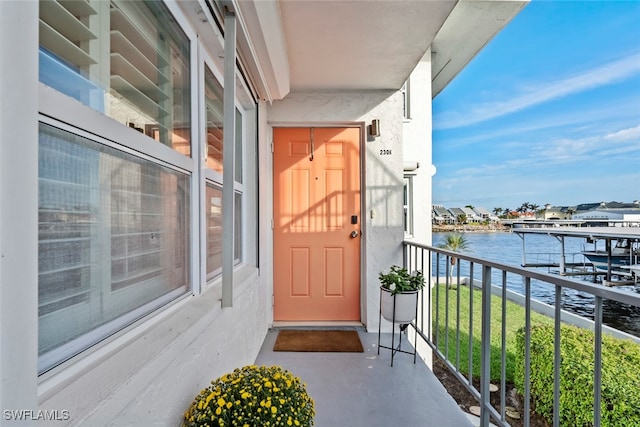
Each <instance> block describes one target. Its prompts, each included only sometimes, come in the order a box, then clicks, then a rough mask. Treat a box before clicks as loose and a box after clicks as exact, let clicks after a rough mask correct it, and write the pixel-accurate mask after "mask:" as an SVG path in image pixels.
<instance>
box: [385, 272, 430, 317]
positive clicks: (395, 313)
mask: <svg viewBox="0 0 640 427" xmlns="http://www.w3.org/2000/svg"><path fill="white" fill-rule="evenodd" d="M378 278H379V280H380V310H381V311H382V317H384V318H385V319H387V320H388V321H390V322H395V323H400V324H405V323H411V322H412V321H413V319H415V317H416V304H417V298H416V293H417V292H418V291H420V290H422V289H423V288H424V285H425V283H424V275H423V274H422V271H420V270H417V271H413V272H412V273H409V272H408V271H407V269H405V268H403V267H400V266H397V265H393V266H391V268H390V269H389V270H387V271H382V272H380V274H379V276H378ZM394 308H395V310H394Z"/></svg>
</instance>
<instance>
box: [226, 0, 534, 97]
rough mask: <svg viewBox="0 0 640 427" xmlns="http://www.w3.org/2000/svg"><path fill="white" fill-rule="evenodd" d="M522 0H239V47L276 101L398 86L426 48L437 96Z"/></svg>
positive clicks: (260, 83)
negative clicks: (302, 94) (312, 93)
mask: <svg viewBox="0 0 640 427" xmlns="http://www.w3.org/2000/svg"><path fill="white" fill-rule="evenodd" d="M527 2H528V0H489V1H483V0H460V1H457V0H379V1H378V0H375V1H366V0H339V1H338V0H280V1H278V0H258V1H250V0H239V1H236V4H237V9H238V10H239V11H240V15H241V25H242V31H241V32H242V33H243V36H242V37H243V40H242V41H241V43H240V44H239V48H240V49H241V53H242V54H243V55H242V56H243V57H244V58H253V60H252V64H250V65H249V69H251V70H253V71H254V72H255V74H256V76H254V81H256V83H257V86H258V88H257V89H258V92H259V93H260V94H261V96H262V97H263V98H264V99H268V100H275V99H282V98H283V97H285V96H286V95H287V94H288V93H289V92H290V91H292V92H300V91H318V90H383V89H399V88H400V87H402V85H403V84H404V82H405V81H406V80H407V78H408V77H409V74H410V73H411V71H412V70H413V69H414V68H415V66H416V65H417V64H418V63H419V62H420V61H421V60H423V57H424V56H425V53H427V52H428V51H429V48H430V47H431V51H432V55H431V56H432V58H431V60H432V76H433V82H432V87H433V96H436V95H437V94H438V93H439V92H440V91H441V90H442V89H443V88H444V87H445V86H446V85H447V84H448V83H449V82H450V81H451V80H452V79H453V78H454V77H455V76H456V75H457V74H458V73H459V72H460V70H462V69H463V68H464V67H465V66H466V64H467V63H468V62H469V61H471V60H472V59H473V57H475V55H476V54H477V53H478V52H479V51H480V50H481V49H482V48H483V47H484V46H485V45H486V44H487V43H488V42H489V41H490V40H491V39H492V38H493V37H494V36H495V35H496V34H497V33H498V32H499V31H500V30H501V29H502V28H503V27H504V26H505V25H506V24H507V23H508V22H509V21H510V20H511V19H512V18H513V17H514V16H515V15H516V14H517V13H518V12H519V11H520V10H521V9H522V8H523V7H524V5H525V4H526V3H527ZM242 50H244V52H242ZM427 60H428V58H427Z"/></svg>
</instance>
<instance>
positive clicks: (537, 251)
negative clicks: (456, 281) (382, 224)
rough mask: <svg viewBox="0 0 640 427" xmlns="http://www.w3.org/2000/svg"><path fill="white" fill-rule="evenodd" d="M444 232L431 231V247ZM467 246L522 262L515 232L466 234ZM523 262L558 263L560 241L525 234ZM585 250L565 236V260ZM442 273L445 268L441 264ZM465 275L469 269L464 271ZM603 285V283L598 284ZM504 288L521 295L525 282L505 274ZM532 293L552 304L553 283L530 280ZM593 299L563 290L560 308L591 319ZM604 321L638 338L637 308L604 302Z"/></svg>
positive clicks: (575, 259) (480, 254)
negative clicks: (505, 284) (524, 257)
mask: <svg viewBox="0 0 640 427" xmlns="http://www.w3.org/2000/svg"><path fill="white" fill-rule="evenodd" d="M446 234H447V233H433V246H438V245H440V244H442V243H443V242H444V241H445V236H446ZM465 238H466V241H467V244H468V249H467V250H466V251H464V252H465V253H467V254H469V255H471V256H474V257H477V258H482V259H486V260H490V261H494V262H498V263H501V264H509V265H514V266H520V265H521V264H522V262H523V245H522V239H521V238H520V237H519V236H518V235H517V234H515V233H500V232H498V233H465ZM525 242H526V254H525V255H526V261H527V263H543V262H557V261H558V258H559V255H560V253H561V246H560V242H559V241H558V240H556V239H555V238H553V237H550V236H544V235H535V234H530V235H527V236H526V237H525ZM585 249H588V250H590V249H593V245H592V244H586V242H585V239H580V238H565V256H566V262H568V263H569V262H584V257H583V256H582V255H581V252H582V251H583V250H585ZM465 266H467V267H468V264H466V263H462V265H461V274H465V272H464V267H465ZM440 271H441V273H440V274H441V275H443V274H445V273H444V271H445V270H444V267H443V266H441V270H440ZM540 271H545V272H553V273H556V272H557V268H556V269H555V271H554V269H548V268H544V269H541V270H540ZM479 273H480V272H479V271H478V272H474V276H475V278H476V280H477V279H479ZM494 273H495V275H494V277H493V281H494V283H496V284H498V283H502V276H501V273H500V272H494ZM466 274H468V271H467V272H466ZM575 280H588V281H590V282H593V278H592V277H590V276H586V278H585V279H580V278H575ZM599 286H602V285H599ZM507 289H509V290H511V291H514V292H517V293H519V294H524V284H523V283H522V279H521V278H520V277H510V276H509V275H507ZM619 289H621V290H626V291H630V292H640V286H620V287H619ZM531 296H532V298H535V299H537V300H539V301H542V302H545V303H547V304H550V305H554V304H555V289H554V286H553V285H550V284H546V283H543V282H540V281H537V280H532V282H531ZM594 306H595V298H594V297H593V296H591V295H589V294H586V293H584V292H580V291H575V290H573V289H564V290H563V293H562V308H564V309H565V310H567V311H570V312H573V313H576V314H579V315H581V316H583V317H586V318H589V319H593V316H594ZM603 321H604V323H605V324H606V325H609V326H612V327H614V328H617V329H620V330H622V331H625V332H627V333H630V334H633V335H635V336H638V337H640V308H639V307H632V306H629V305H626V304H621V303H618V302H615V301H610V300H604V301H603Z"/></svg>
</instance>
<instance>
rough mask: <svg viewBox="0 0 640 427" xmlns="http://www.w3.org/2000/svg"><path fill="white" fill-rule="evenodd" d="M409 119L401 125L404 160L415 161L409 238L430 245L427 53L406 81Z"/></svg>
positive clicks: (430, 135) (430, 115)
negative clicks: (411, 220) (411, 226)
mask: <svg viewBox="0 0 640 427" xmlns="http://www.w3.org/2000/svg"><path fill="white" fill-rule="evenodd" d="M409 88H410V92H409V104H410V117H409V119H408V120H405V122H404V125H403V128H404V129H403V141H404V144H403V146H404V153H403V156H404V161H405V162H418V163H419V164H420V167H419V168H418V169H416V170H415V175H414V176H413V237H412V239H411V240H412V241H415V242H417V243H424V244H431V238H432V232H431V211H432V198H431V194H432V191H431V187H432V177H433V174H434V173H435V167H434V166H433V159H432V156H431V152H432V150H431V144H432V113H431V50H430V49H429V50H428V51H427V53H426V54H425V55H424V58H423V59H422V61H421V62H420V63H419V64H418V65H417V66H416V68H415V69H414V71H413V73H411V77H410V79H409Z"/></svg>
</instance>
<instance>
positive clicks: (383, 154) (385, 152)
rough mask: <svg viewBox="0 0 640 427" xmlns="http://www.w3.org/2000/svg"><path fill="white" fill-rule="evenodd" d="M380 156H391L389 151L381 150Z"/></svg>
mask: <svg viewBox="0 0 640 427" xmlns="http://www.w3.org/2000/svg"><path fill="white" fill-rule="evenodd" d="M380 155H381V156H390V155H391V149H382V150H380Z"/></svg>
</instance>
